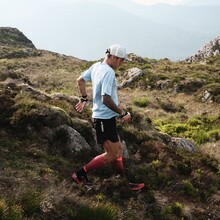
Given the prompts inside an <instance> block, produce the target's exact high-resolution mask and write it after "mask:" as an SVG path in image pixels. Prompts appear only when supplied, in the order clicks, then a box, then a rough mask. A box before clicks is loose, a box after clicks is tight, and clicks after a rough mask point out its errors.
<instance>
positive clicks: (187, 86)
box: [174, 78, 206, 94]
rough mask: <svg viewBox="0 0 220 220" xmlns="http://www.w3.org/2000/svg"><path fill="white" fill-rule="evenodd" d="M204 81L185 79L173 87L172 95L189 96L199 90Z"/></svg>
mask: <svg viewBox="0 0 220 220" xmlns="http://www.w3.org/2000/svg"><path fill="white" fill-rule="evenodd" d="M205 83H206V81H205V80H204V79H191V78H189V79H186V80H184V81H181V82H179V83H178V84H176V85H175V86H174V93H179V92H183V93H186V94H190V93H193V92H196V91H197V90H198V89H200V88H201V87H202V86H203V85H204V84H205Z"/></svg>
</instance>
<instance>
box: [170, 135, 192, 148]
mask: <svg viewBox="0 0 220 220" xmlns="http://www.w3.org/2000/svg"><path fill="white" fill-rule="evenodd" d="M168 145H169V146H170V147H172V148H174V149H181V150H186V151H189V152H196V146H195V144H194V143H193V142H192V141H190V140H186V139H185V138H178V137H172V138H171V140H170V142H169V144H168Z"/></svg>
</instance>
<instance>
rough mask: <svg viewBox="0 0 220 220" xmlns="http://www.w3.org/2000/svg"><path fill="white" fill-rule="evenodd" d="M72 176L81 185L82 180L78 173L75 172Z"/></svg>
mask: <svg viewBox="0 0 220 220" xmlns="http://www.w3.org/2000/svg"><path fill="white" fill-rule="evenodd" d="M72 178H73V180H74V181H75V182H76V183H77V184H78V185H80V183H81V181H80V180H79V179H78V177H77V175H76V173H74V174H73V175H72Z"/></svg>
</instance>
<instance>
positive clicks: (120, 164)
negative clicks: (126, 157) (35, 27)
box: [112, 157, 125, 176]
mask: <svg viewBox="0 0 220 220" xmlns="http://www.w3.org/2000/svg"><path fill="white" fill-rule="evenodd" d="M112 165H113V167H114V168H115V170H116V172H117V173H118V174H120V175H121V176H124V174H125V171H124V164H123V159H122V157H119V158H117V159H116V160H115V161H113V162H112Z"/></svg>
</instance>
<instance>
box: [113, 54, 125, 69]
mask: <svg viewBox="0 0 220 220" xmlns="http://www.w3.org/2000/svg"><path fill="white" fill-rule="evenodd" d="M114 58H115V60H114V61H115V62H114V69H117V68H118V67H119V66H121V65H122V64H123V62H124V59H123V58H120V57H114Z"/></svg>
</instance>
